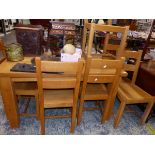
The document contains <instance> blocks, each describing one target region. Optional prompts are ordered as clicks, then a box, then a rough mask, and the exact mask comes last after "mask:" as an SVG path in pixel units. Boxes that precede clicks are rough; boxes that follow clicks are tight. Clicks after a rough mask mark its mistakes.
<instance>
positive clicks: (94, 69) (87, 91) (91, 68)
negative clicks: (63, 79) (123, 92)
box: [78, 55, 124, 125]
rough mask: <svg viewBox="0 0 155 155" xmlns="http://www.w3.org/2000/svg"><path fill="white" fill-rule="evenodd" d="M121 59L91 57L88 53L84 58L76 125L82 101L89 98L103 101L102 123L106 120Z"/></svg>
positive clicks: (82, 108)
mask: <svg viewBox="0 0 155 155" xmlns="http://www.w3.org/2000/svg"><path fill="white" fill-rule="evenodd" d="M123 61H124V59H121V60H105V59H98V58H96V59H95V58H93V59H92V57H91V56H89V55H88V57H87V58H86V66H85V72H84V79H83V84H82V90H81V92H80V106H79V113H78V125H79V124H80V122H81V118H82V113H83V111H84V110H85V108H84V101H90V100H95V101H105V103H104V112H103V114H102V120H101V121H102V123H103V122H105V121H106V119H107V115H108V111H109V108H110V105H111V104H110V102H111V98H115V96H116V92H117V88H118V83H119V81H120V78H121V69H122V67H123ZM116 64H117V65H116ZM94 73H95V74H94ZM112 104H113V103H112Z"/></svg>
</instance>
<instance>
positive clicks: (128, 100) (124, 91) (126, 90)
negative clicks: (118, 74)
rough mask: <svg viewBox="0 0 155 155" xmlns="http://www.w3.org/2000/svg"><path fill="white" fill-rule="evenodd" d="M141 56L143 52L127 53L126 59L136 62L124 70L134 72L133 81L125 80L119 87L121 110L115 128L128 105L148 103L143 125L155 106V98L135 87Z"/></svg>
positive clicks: (118, 95) (118, 112)
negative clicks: (154, 105)
mask: <svg viewBox="0 0 155 155" xmlns="http://www.w3.org/2000/svg"><path fill="white" fill-rule="evenodd" d="M141 54H142V52H141V51H138V52H130V51H129V52H128V51H126V52H125V57H126V59H129V58H130V59H131V58H132V59H134V60H135V61H136V62H135V63H130V64H128V63H127V64H125V65H124V69H125V70H126V71H132V72H133V76H132V79H131V80H129V79H128V78H123V79H122V81H121V83H120V85H119V88H118V93H117V97H118V99H119V100H120V106H119V109H118V111H117V115H116V118H115V121H114V127H115V128H117V127H118V125H119V122H120V120H121V117H122V114H123V111H124V108H125V106H126V105H127V104H139V103H148V104H147V106H146V110H145V112H144V114H143V116H142V118H141V124H144V123H145V121H146V119H147V117H148V115H149V113H150V111H151V108H152V106H153V104H154V99H153V97H152V96H151V95H150V94H148V93H146V92H145V91H144V90H143V89H141V88H139V87H138V86H137V85H135V80H136V77H137V72H138V68H139V64H140V59H141Z"/></svg>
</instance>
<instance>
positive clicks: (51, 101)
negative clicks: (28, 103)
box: [44, 89, 73, 108]
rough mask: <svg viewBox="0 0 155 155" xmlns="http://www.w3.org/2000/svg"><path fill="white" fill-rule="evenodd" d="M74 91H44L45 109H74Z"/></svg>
mask: <svg viewBox="0 0 155 155" xmlns="http://www.w3.org/2000/svg"><path fill="white" fill-rule="evenodd" d="M72 106H73V90H72V89H71V90H68V89H64V90H44V108H58V107H72Z"/></svg>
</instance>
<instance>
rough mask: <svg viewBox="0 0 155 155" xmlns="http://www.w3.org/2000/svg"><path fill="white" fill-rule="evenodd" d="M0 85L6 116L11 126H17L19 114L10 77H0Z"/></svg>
mask: <svg viewBox="0 0 155 155" xmlns="http://www.w3.org/2000/svg"><path fill="white" fill-rule="evenodd" d="M0 87H1V95H2V99H3V104H4V110H5V113H6V117H7V119H8V120H9V123H10V126H11V128H17V127H19V115H18V111H17V109H18V108H17V104H16V103H17V102H16V98H15V95H14V91H13V87H12V82H11V78H9V77H1V78H0Z"/></svg>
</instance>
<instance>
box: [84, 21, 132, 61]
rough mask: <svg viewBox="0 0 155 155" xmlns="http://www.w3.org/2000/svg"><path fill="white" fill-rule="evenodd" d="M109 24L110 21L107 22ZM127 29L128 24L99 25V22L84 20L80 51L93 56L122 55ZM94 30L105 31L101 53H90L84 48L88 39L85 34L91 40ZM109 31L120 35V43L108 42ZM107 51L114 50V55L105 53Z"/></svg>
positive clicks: (117, 56)
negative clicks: (123, 25) (122, 25)
mask: <svg viewBox="0 0 155 155" xmlns="http://www.w3.org/2000/svg"><path fill="white" fill-rule="evenodd" d="M109 24H110V22H109ZM128 30H129V27H128V26H125V27H121V26H112V25H100V24H94V23H88V22H85V23H84V29H83V38H82V52H83V53H85V54H88V55H92V56H93V57H94V56H95V57H103V56H104V57H105V56H107V57H111V58H120V57H122V56H123V55H124V50H125V47H126V39H127V34H128ZM95 32H103V33H106V35H105V40H104V46H103V47H104V49H103V54H101V55H99V54H97V55H96V54H92V51H91V50H85V48H86V43H87V40H89V39H87V38H88V37H87V36H89V38H91V39H90V40H91V41H92V42H93V39H94V34H95ZM110 33H119V34H120V35H121V39H120V44H118V45H115V44H110V43H109V39H110V38H109V37H110ZM92 47H93V46H92ZM92 47H91V48H92ZM87 51H90V52H89V53H87ZM107 51H116V56H114V55H112V54H110V53H109V54H107Z"/></svg>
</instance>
